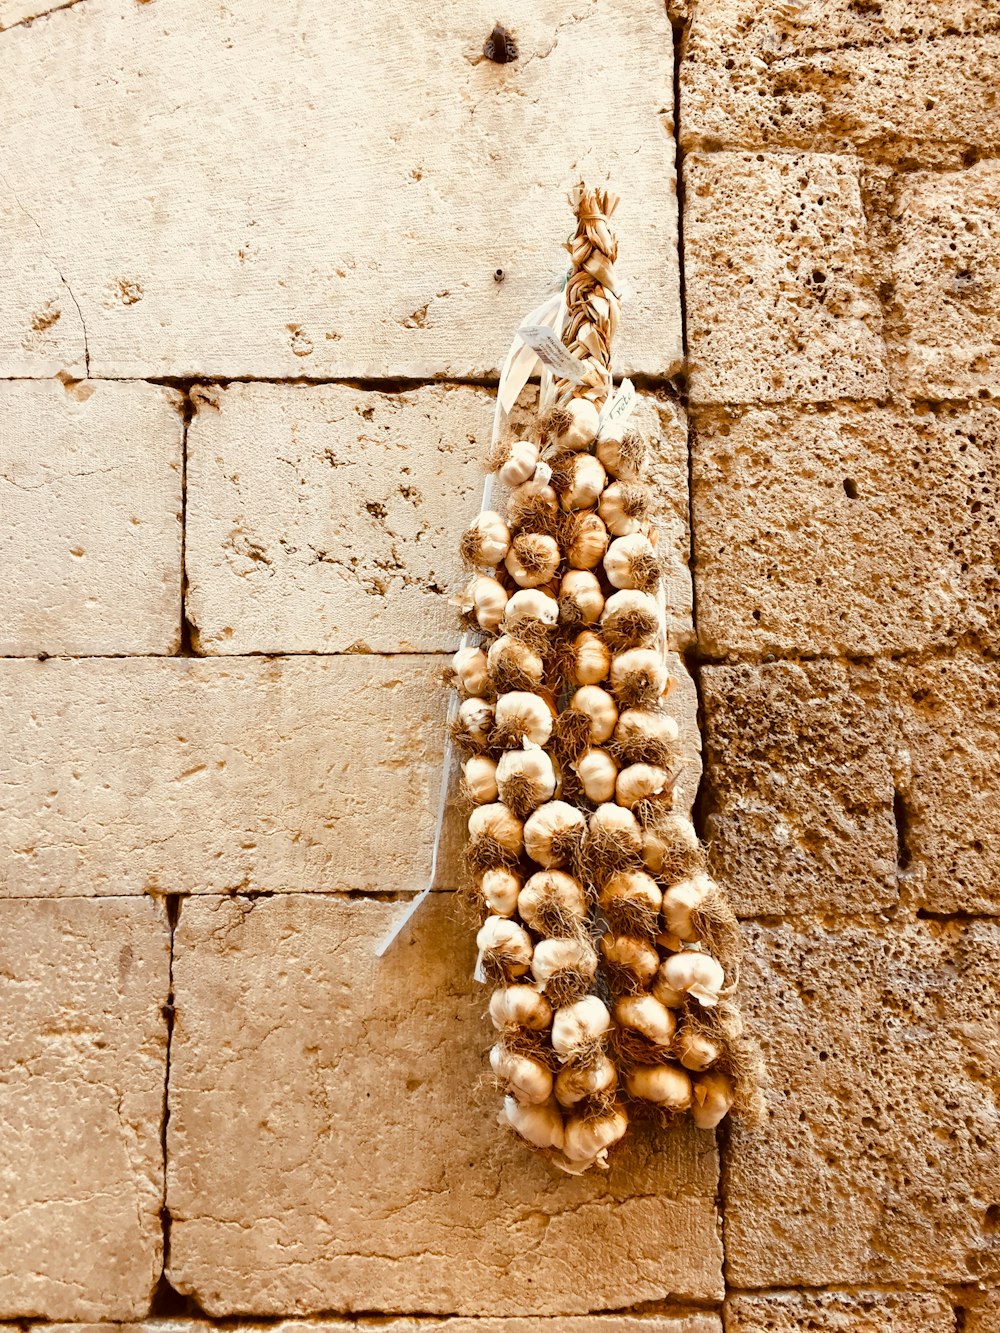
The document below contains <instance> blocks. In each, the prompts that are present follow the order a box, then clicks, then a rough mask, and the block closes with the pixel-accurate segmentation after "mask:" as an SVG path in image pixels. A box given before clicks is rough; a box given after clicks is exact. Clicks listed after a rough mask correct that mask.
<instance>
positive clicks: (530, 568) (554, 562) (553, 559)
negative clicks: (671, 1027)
mask: <svg viewBox="0 0 1000 1333" xmlns="http://www.w3.org/2000/svg"><path fill="white" fill-rule="evenodd" d="M561 558H562V557H561V556H560V554H559V546H558V544H557V543H556V540H555V538H554V537H547V536H546V535H545V534H544V533H541V532H522V533H521V534H520V536H518V537H515V538H514V540H513V542H512V543H511V548H510V550H509V551H508V553H507V558H506V560H505V561H504V564H505V565H506V567H507V573H508V574H509V575H510V576H511V578H512V579H513V580H514V582H515V583H516V584H517V585H518V587H520V588H540V587H541V586H542V584H543V583H548V582H549V581H550V580H551V579H553V578H554V577H555V573H556V570H557V569H558V568H559V562H560V560H561Z"/></svg>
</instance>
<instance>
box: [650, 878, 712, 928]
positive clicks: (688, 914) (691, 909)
mask: <svg viewBox="0 0 1000 1333" xmlns="http://www.w3.org/2000/svg"><path fill="white" fill-rule="evenodd" d="M717 893H718V889H717V888H716V886H715V883H714V881H713V880H711V879H709V877H708V876H707V875H703V874H701V873H698V874H695V875H692V876H691V877H690V878H689V879H682V880H681V881H680V883H679V884H672V885H671V886H670V888H669V889H667V891H666V892H665V893H664V895H663V920H664V922H665V923H666V927H667V930H669V931H670V933H671V935H676V936H677V938H678V939H679V940H685V941H687V942H688V943H691V942H693V941H695V940H697V939H698V931H697V928H696V927H695V923H694V914H695V913H696V912H697V911H698V909H699V908H700V907H701V905H702V904H703V903H704V901H705V899H706V898H708V897H710V896H712V895H713V894H717Z"/></svg>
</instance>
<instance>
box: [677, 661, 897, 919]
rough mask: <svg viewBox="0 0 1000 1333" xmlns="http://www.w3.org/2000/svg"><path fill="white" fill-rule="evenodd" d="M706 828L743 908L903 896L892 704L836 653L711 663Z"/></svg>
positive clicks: (717, 866) (715, 860) (851, 904)
mask: <svg viewBox="0 0 1000 1333" xmlns="http://www.w3.org/2000/svg"><path fill="white" fill-rule="evenodd" d="M701 685H702V697H703V700H704V709H705V731H706V736H705V749H706V805H705V811H706V818H705V833H706V836H707V837H708V839H709V841H710V856H711V861H712V866H713V869H714V872H715V874H716V875H717V876H718V877H719V879H720V880H721V882H722V883H723V884H724V885H725V887H726V889H727V891H728V892H729V894H730V896H731V898H732V900H733V904H734V906H735V907H736V909H737V911H738V912H740V913H742V914H745V915H748V916H749V915H767V914H772V913H792V914H794V913H800V912H808V911H812V910H816V911H843V912H870V911H877V910H879V909H882V908H885V907H888V906H891V905H893V904H894V903H895V902H896V901H897V897H898V888H897V883H896V829H895V825H894V822H893V799H894V786H893V769H894V767H895V766H897V765H898V766H900V767H901V766H902V764H903V762H904V761H903V759H902V758H901V757H900V756H897V755H894V754H893V753H888V754H887V753H886V739H887V733H889V734H890V735H891V731H892V727H891V722H890V716H889V710H888V708H887V707H886V706H885V704H884V702H882V701H881V691H880V689H879V686H878V683H877V681H875V680H874V679H873V678H872V675H871V673H866V672H864V671H863V670H862V669H860V668H856V669H851V668H848V667H846V666H844V665H841V664H839V663H834V662H819V663H809V664H802V665H795V664H792V663H776V664H774V665H768V666H763V667H753V666H732V667H705V668H703V669H702V672H701Z"/></svg>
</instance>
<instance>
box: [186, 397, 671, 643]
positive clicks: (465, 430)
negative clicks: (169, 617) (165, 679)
mask: <svg viewBox="0 0 1000 1333" xmlns="http://www.w3.org/2000/svg"><path fill="white" fill-rule="evenodd" d="M195 400H196V406H197V412H196V415H195V417H194V420H193V422H192V424H191V426H190V427H189V430H188V470H187V511H186V513H187V533H186V547H185V560H186V572H187V578H188V594H187V601H186V606H187V612H188V615H189V617H190V618H191V619H192V621H193V623H194V625H195V626H196V627H197V631H198V647H199V649H200V650H201V651H203V652H208V653H247V652H267V653H276V652H338V651H343V650H344V649H346V648H350V647H352V646H355V645H356V646H358V647H359V648H363V650H365V651H372V652H383V653H388V652H414V651H417V652H422V651H438V652H445V651H447V652H451V651H453V650H454V648H455V646H456V645H457V642H458V637H459V630H458V628H457V613H456V611H455V609H454V607H452V606H449V604H448V598H449V596H451V595H453V594H454V593H456V592H457V591H458V590H459V588H460V587H461V586H462V585H463V584H464V583H465V581H466V579H467V572H466V571H464V570H463V567H462V564H461V561H460V560H459V558H458V541H459V537H460V536H461V534H462V531H463V530H464V528H465V527H466V525H467V523H468V522H469V521H470V520H471V518H472V516H473V515H474V514H475V513H477V512H478V510H479V507H480V501H481V497H482V493H483V472H482V464H483V459H484V456H485V454H486V450H487V448H488V445H489V437H490V429H491V425H492V418H493V396H492V394H491V393H490V392H489V391H487V390H485V389H477V388H472V387H469V386H457V385H448V386H443V385H435V386H428V387H425V388H421V389H415V390H412V391H411V392H407V393H373V392H366V391H362V390H359V389H354V388H350V387H348V386H346V385H324V386H302V385H296V386H291V385H272V384H233V385H230V386H229V387H228V388H225V389H219V388H214V387H212V388H207V387H206V388H199V389H197V390H196V391H195ZM634 420H635V424H636V425H637V426H638V427H639V428H640V429H641V430H642V431H643V432H644V433H645V434H646V435H647V437H648V438H649V439H650V440H651V441H652V442H653V443H654V445H655V457H654V462H653V466H652V469H651V475H652V480H653V482H654V484H655V485H656V488H657V491H658V494H659V501H660V504H659V516H658V517H659V526H660V538H661V548H662V549H663V550H665V551H667V552H668V553H669V557H670V562H669V570H668V576H667V598H668V606H669V612H670V630H671V641H672V643H674V644H676V645H678V646H679V645H683V644H686V643H688V642H690V640H691V638H692V634H693V631H692V628H691V581H690V574H689V571H688V563H687V561H688V525H687V508H688V506H687V434H686V429H685V424H684V421H683V418H682V416H681V414H680V412H679V410H678V409H677V408H675V407H674V405H673V404H672V403H670V402H669V401H663V402H659V401H657V399H656V398H654V397H653V396H652V395H643V396H642V398H641V400H640V405H639V407H638V409H637V411H636V413H635V414H634Z"/></svg>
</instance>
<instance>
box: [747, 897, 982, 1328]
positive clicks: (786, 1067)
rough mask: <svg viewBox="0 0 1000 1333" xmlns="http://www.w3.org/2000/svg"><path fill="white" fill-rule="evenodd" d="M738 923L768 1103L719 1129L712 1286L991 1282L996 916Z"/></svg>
mask: <svg viewBox="0 0 1000 1333" xmlns="http://www.w3.org/2000/svg"><path fill="white" fill-rule="evenodd" d="M744 930H745V932H746V934H747V937H748V945H749V948H748V957H747V959H746V961H745V963H744V971H743V984H742V987H741V994H742V1000H743V1006H744V1015H745V1017H746V1020H747V1023H748V1026H749V1027H750V1029H751V1031H753V1032H755V1033H756V1034H757V1035H758V1036H759V1037H760V1039H761V1043H762V1046H763V1051H764V1058H765V1061H766V1063H767V1067H768V1074H769V1079H770V1090H769V1104H770V1119H769V1121H768V1122H767V1123H766V1125H765V1127H764V1128H762V1129H760V1130H757V1131H747V1130H745V1129H743V1128H741V1126H740V1124H739V1122H738V1121H737V1122H735V1123H734V1125H733V1127H732V1129H731V1132H730V1133H731V1137H730V1142H729V1149H728V1153H727V1157H726V1162H725V1185H724V1191H723V1192H724V1197H725V1200H726V1212H725V1216H726V1264H727V1279H728V1281H729V1284H730V1286H731V1287H734V1288H737V1289H738V1288H740V1287H770V1286H775V1287H789V1286H826V1285H837V1286H841V1285H862V1286H864V1285H867V1284H869V1283H892V1284H895V1285H900V1286H911V1285H924V1286H926V1285H930V1284H935V1283H946V1282H948V1283H951V1282H955V1283H971V1282H976V1283H979V1282H981V1283H983V1284H985V1285H989V1284H991V1283H992V1284H993V1285H995V1284H996V1281H997V1278H998V1276H1000V1248H998V1246H997V1243H996V1224H995V1214H996V1200H997V1199H1000V1158H998V1157H997V1153H996V1141H997V1133H998V1131H1000V1115H998V1112H997V1106H996V1100H995V1095H994V1092H993V1088H992V1086H991V1085H992V1084H993V1083H994V1082H995V1078H996V1069H997V1060H998V1056H1000V1051H998V1049H997V1047H998V1030H1000V1027H998V1025H1000V989H998V986H997V974H998V970H1000V924H998V923H996V922H986V921H971V922H969V921H952V922H939V921H913V922H911V923H910V924H908V925H903V924H898V925H896V924H889V925H886V926H884V927H882V928H878V929H876V928H871V927H866V926H861V925H852V926H843V927H841V928H839V929H837V928H824V927H823V926H821V925H819V924H811V923H804V922H803V923H799V924H798V925H794V926H793V925H792V924H785V925H782V926H779V927H773V928H772V927H765V926H758V925H753V926H745V927H744ZM760 1327H761V1326H760V1325H756V1326H755V1328H760ZM764 1327H766V1325H764ZM779 1327H780V1326H779ZM805 1327H811V1328H816V1327H817V1324H816V1323H813V1324H811V1325H810V1324H806V1325H805ZM819 1327H821V1328H822V1327H823V1325H822V1324H820V1325H819ZM834 1327H836V1325H834ZM847 1327H849V1328H851V1329H852V1333H853V1330H854V1329H855V1328H857V1327H858V1324H848V1325H847ZM861 1327H864V1325H863V1324H861ZM904 1327H905V1325H904Z"/></svg>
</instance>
